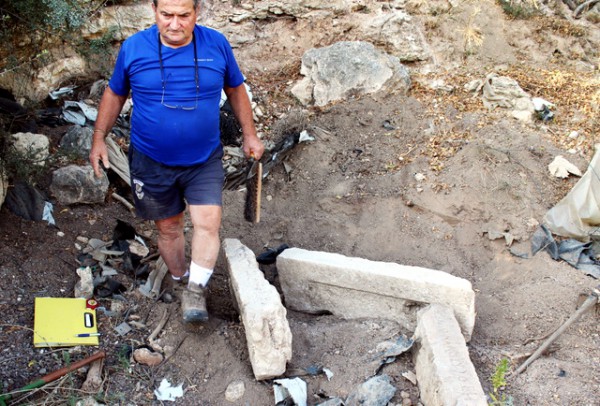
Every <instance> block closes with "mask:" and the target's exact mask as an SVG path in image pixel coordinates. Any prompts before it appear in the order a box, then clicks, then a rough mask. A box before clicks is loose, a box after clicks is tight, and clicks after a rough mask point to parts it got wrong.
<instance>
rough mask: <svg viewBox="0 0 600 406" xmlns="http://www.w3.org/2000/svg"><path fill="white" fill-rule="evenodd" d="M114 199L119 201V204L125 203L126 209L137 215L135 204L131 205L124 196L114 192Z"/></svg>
mask: <svg viewBox="0 0 600 406" xmlns="http://www.w3.org/2000/svg"><path fill="white" fill-rule="evenodd" d="M112 197H114V198H115V200H118V201H119V202H121V203H123V204H124V205H125V207H127V208H128V209H129V211H131V212H132V213H135V207H133V204H131V203H129V202H128V201H127V199H125V198H124V197H123V196H121V195H119V194H117V193H115V192H113V193H112Z"/></svg>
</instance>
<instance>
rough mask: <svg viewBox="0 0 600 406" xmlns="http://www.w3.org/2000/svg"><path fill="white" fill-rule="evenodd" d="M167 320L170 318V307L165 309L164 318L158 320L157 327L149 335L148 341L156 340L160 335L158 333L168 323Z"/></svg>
mask: <svg viewBox="0 0 600 406" xmlns="http://www.w3.org/2000/svg"><path fill="white" fill-rule="evenodd" d="M167 320H169V309H165V313H164V314H163V316H162V318H161V319H160V321H159V322H158V325H157V326H156V328H155V329H154V331H153V332H152V334H150V335H149V336H148V342H150V343H152V342H153V341H154V339H155V338H156V337H157V336H158V334H159V333H160V331H161V330H162V329H163V327H164V326H165V324H167Z"/></svg>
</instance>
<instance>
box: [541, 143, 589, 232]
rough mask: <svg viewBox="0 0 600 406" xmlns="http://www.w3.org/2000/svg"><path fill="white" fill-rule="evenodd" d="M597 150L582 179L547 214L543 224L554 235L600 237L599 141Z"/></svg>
mask: <svg viewBox="0 0 600 406" xmlns="http://www.w3.org/2000/svg"><path fill="white" fill-rule="evenodd" d="M595 149H596V152H595V154H594V157H593V158H592V161H591V162H590V164H589V166H588V169H587V171H586V172H585V173H584V174H583V176H582V177H581V179H579V182H577V183H576V184H575V186H573V189H571V191H570V192H569V193H568V194H567V195H566V196H565V197H564V198H563V199H562V200H561V201H560V202H558V203H557V204H556V206H554V207H553V208H551V209H550V210H548V212H547V213H546V215H545V216H544V220H543V223H544V224H545V225H546V227H547V228H548V230H550V231H551V232H552V233H553V234H556V235H560V236H563V237H571V238H575V239H577V240H580V241H590V239H591V238H592V237H593V236H594V235H595V236H598V237H600V153H599V150H600V144H596V146H595Z"/></svg>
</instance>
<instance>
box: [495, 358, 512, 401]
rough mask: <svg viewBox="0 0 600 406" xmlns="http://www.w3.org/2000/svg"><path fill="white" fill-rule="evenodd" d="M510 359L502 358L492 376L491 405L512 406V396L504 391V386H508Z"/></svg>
mask: <svg viewBox="0 0 600 406" xmlns="http://www.w3.org/2000/svg"><path fill="white" fill-rule="evenodd" d="M508 367H509V365H508V360H507V359H506V358H502V360H501V361H500V363H499V364H498V365H497V366H496V370H495V371H494V374H493V375H492V376H491V377H490V381H491V382H492V388H493V392H492V393H490V394H489V396H490V399H491V402H489V405H490V406H512V405H513V398H512V396H509V395H506V394H505V393H503V390H504V387H505V386H506V373H507V372H508Z"/></svg>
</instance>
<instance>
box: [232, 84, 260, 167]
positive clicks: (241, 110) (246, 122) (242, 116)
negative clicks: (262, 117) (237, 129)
mask: <svg viewBox="0 0 600 406" xmlns="http://www.w3.org/2000/svg"><path fill="white" fill-rule="evenodd" d="M223 90H224V91H225V94H226V95H227V99H229V104H231V108H232V109H233V114H235V118H237V120H238V122H239V123H240V126H241V127H242V136H243V148H244V154H245V155H246V157H248V158H249V157H250V156H251V155H253V156H254V158H255V159H257V160H258V159H260V157H261V156H262V154H263V152H264V151H265V146H264V145H263V143H262V141H261V140H260V138H258V136H257V135H256V128H255V127H254V119H253V117H252V106H251V105H250V98H249V97H248V92H247V91H246V86H245V85H244V84H243V83H242V84H241V85H239V86H237V87H227V86H225V88H224V89H223Z"/></svg>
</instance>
